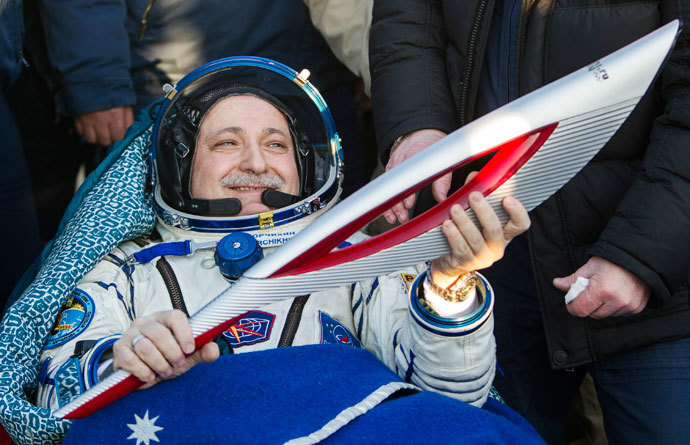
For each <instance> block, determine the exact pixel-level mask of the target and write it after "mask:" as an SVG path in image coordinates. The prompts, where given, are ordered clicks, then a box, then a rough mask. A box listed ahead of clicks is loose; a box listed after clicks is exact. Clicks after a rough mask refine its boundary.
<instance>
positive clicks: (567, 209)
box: [370, 0, 690, 368]
mask: <svg viewBox="0 0 690 445" xmlns="http://www.w3.org/2000/svg"><path fill="white" fill-rule="evenodd" d="M493 9H494V1H493V0H463V1H459V0H458V1H453V0H447V1H423V0H390V1H388V0H377V2H376V3H375V6H374V22H373V25H372V31H371V41H370V61H371V70H372V81H373V84H372V94H373V105H374V119H375V128H376V133H377V138H378V142H379V147H381V149H382V152H383V156H384V157H385V156H386V153H387V151H388V149H389V147H390V146H391V144H392V142H393V141H394V140H395V138H397V137H398V136H401V135H404V134H406V133H409V132H411V131H414V130H419V129H424V128H436V129H440V130H442V131H445V132H451V131H453V130H454V129H456V128H458V127H459V126H461V125H463V124H464V123H467V122H468V121H470V120H471V119H473V118H474V117H476V116H474V115H473V113H474V108H475V98H476V93H477V85H478V82H479V73H480V67H481V66H482V58H483V56H484V49H485V46H486V40H487V36H488V32H489V24H490V14H491V12H492V11H493ZM674 18H681V20H682V25H683V30H682V33H681V35H680V36H679V38H678V41H677V43H676V46H675V48H674V50H673V53H672V55H671V58H670V60H669V61H668V63H667V65H666V66H665V68H664V70H663V72H662V76H661V77H660V79H659V80H657V82H656V83H655V84H654V87H653V88H651V89H650V91H649V92H648V93H647V94H646V95H645V97H644V98H643V100H642V101H641V103H640V104H639V105H638V107H637V108H636V109H635V110H634V111H633V113H632V115H631V116H630V118H629V119H628V121H626V123H625V124H624V125H623V127H621V129H620V130H619V131H618V132H617V133H616V134H615V135H614V137H613V138H612V139H611V141H610V142H609V143H608V144H607V145H606V146H605V147H604V148H603V149H602V151H601V152H600V153H599V154H598V155H597V156H596V157H595V158H594V159H593V160H592V161H591V162H590V163H589V164H588V165H587V166H585V168H584V169H583V170H582V171H581V172H580V173H579V174H578V175H577V176H575V177H574V178H573V179H572V180H571V181H570V182H569V183H568V184H566V185H565V186H564V187H563V188H562V189H561V190H560V191H559V192H558V193H556V194H555V195H554V196H552V197H551V198H550V199H548V200H547V201H545V202H544V203H543V204H542V205H540V206H539V207H537V208H536V209H534V210H533V211H532V212H531V218H532V228H531V229H530V230H529V232H528V234H529V240H530V249H531V253H532V255H531V256H532V262H533V270H534V274H535V280H536V284H537V289H538V293H539V300H540V303H541V309H542V313H543V318H544V325H545V329H546V336H547V340H548V345H549V353H550V355H551V356H550V359H551V365H552V366H553V367H554V368H568V367H572V366H577V365H581V364H584V363H588V362H591V361H593V360H597V359H598V358H601V357H604V356H607V355H610V354H614V353H616V352H620V351H624V350H627V349H630V348H634V347H638V346H643V345H648V344H652V343H656V342H660V341H668V340H673V339H678V338H683V337H687V336H689V335H690V309H689V301H688V299H689V293H688V277H689V276H690V253H689V252H688V245H689V244H690V66H688V64H689V62H688V61H689V60H690V1H688V0H661V1H660V0H635V1H631V0H628V1H621V0H544V1H540V0H524V1H523V2H522V11H521V21H520V27H519V33H518V39H519V40H518V60H519V62H518V68H517V72H518V74H519V93H520V95H522V94H526V93H528V92H530V91H532V90H534V89H536V88H538V87H540V86H542V85H544V84H546V83H548V82H550V81H552V80H555V79H557V78H559V77H562V76H563V75H565V74H568V73H570V72H571V71H574V70H575V69H578V68H580V67H582V66H585V65H587V64H589V63H591V62H593V61H595V60H596V59H598V58H600V57H602V56H604V55H606V54H608V53H610V52H612V51H613V50H616V49H618V48H620V47H621V46H624V45H625V44H627V43H630V42H632V41H633V40H635V39H636V38H639V37H641V36H643V35H645V34H646V33H648V32H650V31H652V30H654V29H656V28H657V27H659V26H660V25H662V24H664V23H667V22H669V21H670V20H672V19H674ZM403 92H404V93H403ZM595 255H596V256H600V257H602V258H605V259H607V260H609V261H611V262H613V263H615V264H618V265H620V266H622V267H624V268H625V269H627V270H629V271H631V272H633V273H634V274H635V275H637V276H638V277H640V278H641V279H642V280H643V281H645V282H646V283H647V284H648V285H649V286H651V288H652V290H653V296H652V298H651V299H650V302H649V304H648V306H647V308H646V309H645V310H644V311H643V312H642V313H640V314H638V315H634V316H626V317H612V318H608V319H603V320H594V319H591V318H578V317H574V316H571V315H570V314H569V313H568V312H567V310H566V308H565V305H564V304H563V293H562V292H560V291H558V290H557V289H555V288H554V287H553V285H552V284H551V283H552V279H553V278H554V277H558V276H566V275H569V274H571V273H573V272H574V271H575V270H577V269H578V268H579V267H580V266H582V265H583V264H584V263H585V262H587V260H588V259H589V258H590V257H591V256H595Z"/></svg>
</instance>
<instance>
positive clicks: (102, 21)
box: [39, 0, 136, 116]
mask: <svg viewBox="0 0 690 445" xmlns="http://www.w3.org/2000/svg"><path fill="white" fill-rule="evenodd" d="M39 11H40V14H41V21H42V23H43V29H44V33H45V38H46V45H47V50H48V57H49V59H50V63H51V65H52V67H53V68H54V69H55V70H56V71H57V73H58V76H59V89H58V91H57V93H56V97H55V102H56V105H57V108H58V111H59V112H60V113H61V114H64V115H67V116H74V115H78V114H83V113H88V112H91V111H97V110H107V109H110V108H115V107H121V106H125V105H133V104H134V103H135V102H136V96H135V94H134V88H133V86H132V80H131V77H130V72H129V68H130V53H129V36H128V34H127V30H126V28H125V19H126V15H127V8H126V5H125V0H101V1H97V2H94V1H90V0H40V2H39Z"/></svg>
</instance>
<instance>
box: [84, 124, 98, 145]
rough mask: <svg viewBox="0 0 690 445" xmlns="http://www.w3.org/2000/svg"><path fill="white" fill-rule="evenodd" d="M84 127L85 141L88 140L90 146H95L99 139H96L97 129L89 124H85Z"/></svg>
mask: <svg viewBox="0 0 690 445" xmlns="http://www.w3.org/2000/svg"><path fill="white" fill-rule="evenodd" d="M83 127H84V133H83V136H84V139H86V142H88V143H89V144H95V143H96V140H97V138H96V129H95V128H94V126H93V125H91V123H89V122H85V123H84V124H83Z"/></svg>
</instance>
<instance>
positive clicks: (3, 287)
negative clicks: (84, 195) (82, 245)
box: [0, 0, 41, 315]
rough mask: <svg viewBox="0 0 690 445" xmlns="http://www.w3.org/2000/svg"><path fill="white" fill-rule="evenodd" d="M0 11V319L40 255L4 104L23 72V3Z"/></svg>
mask: <svg viewBox="0 0 690 445" xmlns="http://www.w3.org/2000/svg"><path fill="white" fill-rule="evenodd" d="M1 5H2V7H1V8H0V135H1V136H2V140H1V141H0V159H1V160H0V230H2V231H3V233H16V232H17V231H18V229H19V231H20V233H21V235H22V236H20V237H16V236H8V237H6V239H5V240H4V243H3V248H4V250H3V256H2V259H0V315H2V314H3V312H4V309H5V302H6V301H7V299H8V297H9V295H10V292H11V291H12V288H13V287H14V285H15V284H16V282H17V280H19V278H20V277H21V276H22V273H23V272H24V270H25V269H26V268H27V267H28V266H29V264H31V262H32V261H33V260H34V258H35V257H36V255H38V253H39V252H40V249H41V246H40V244H39V238H38V226H37V222H36V214H35V212H34V207H33V200H32V197H31V184H30V183H29V175H28V173H27V170H26V161H25V159H24V152H23V151H22V141H21V137H20V135H19V131H18V129H17V125H16V123H15V121H14V118H13V117H12V112H11V110H10V107H9V106H8V104H7V101H6V96H5V94H6V92H7V89H8V88H9V87H10V86H11V85H12V84H13V82H14V81H15V80H16V79H17V77H18V76H19V73H20V71H21V70H22V45H23V43H24V23H23V21H22V2H21V1H19V0H10V1H3V2H2V3H1Z"/></svg>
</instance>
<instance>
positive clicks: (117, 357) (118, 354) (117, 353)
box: [113, 336, 156, 383]
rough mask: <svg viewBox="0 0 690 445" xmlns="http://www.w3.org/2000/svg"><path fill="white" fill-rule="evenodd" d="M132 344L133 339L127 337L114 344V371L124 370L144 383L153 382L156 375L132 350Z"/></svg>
mask: <svg viewBox="0 0 690 445" xmlns="http://www.w3.org/2000/svg"><path fill="white" fill-rule="evenodd" d="M139 343H141V341H139V342H137V344H139ZM130 344H131V339H130V338H128V337H126V336H123V337H122V338H120V339H119V340H118V341H116V342H115V344H113V357H114V360H113V369H115V370H118V369H124V370H125V371H128V372H129V373H130V374H133V375H134V376H136V378H138V379H139V380H141V381H142V382H148V383H151V382H153V381H154V380H155V379H156V374H155V373H154V372H153V370H152V369H151V368H149V367H148V366H147V365H146V364H145V363H144V362H143V361H142V360H141V359H140V358H139V356H138V355H137V354H136V353H135V352H134V350H132V348H131V346H130Z"/></svg>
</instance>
